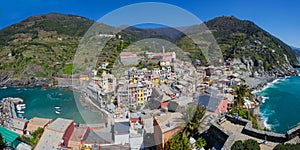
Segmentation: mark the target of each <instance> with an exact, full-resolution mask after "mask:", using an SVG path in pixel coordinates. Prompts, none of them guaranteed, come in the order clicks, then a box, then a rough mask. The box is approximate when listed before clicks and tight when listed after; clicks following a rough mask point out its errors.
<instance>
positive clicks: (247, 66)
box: [179, 17, 298, 87]
mask: <svg viewBox="0 0 300 150" xmlns="http://www.w3.org/2000/svg"><path fill="white" fill-rule="evenodd" d="M205 25H206V26H207V27H208V28H209V29H210V31H211V32H212V33H213V35H214V38H215V39H216V41H217V43H218V45H219V47H220V49H221V51H222V53H223V57H224V60H233V62H234V67H233V69H235V70H236V71H238V72H239V73H240V74H242V76H243V78H244V79H245V80H246V81H247V82H248V83H249V85H251V87H256V86H259V85H263V84H265V83H266V82H270V81H272V80H274V79H275V78H278V77H284V76H291V75H296V72H295V70H294V69H293V65H295V64H298V62H297V59H296V57H295V52H294V51H293V50H292V49H291V48H290V47H289V46H288V45H287V44H285V43H283V42H282V41H281V40H279V39H278V38H276V37H274V36H273V35H271V34H269V33H268V32H266V31H264V30H263V29H261V28H259V27H258V26H257V25H255V24H254V23H253V22H250V21H245V20H239V19H237V18H235V17H218V18H215V19H212V20H210V21H208V22H205ZM193 28H194V32H197V30H195V29H196V28H197V27H193ZM190 30H193V29H190ZM187 41H188V40H187V38H186V37H184V36H183V37H182V38H181V39H180V40H179V43H180V42H181V43H187ZM190 48H191V47H190ZM189 51H191V52H193V51H196V50H193V49H189ZM198 53H199V51H198ZM200 53H201V52H200ZM201 58H203V57H198V58H196V59H200V60H201ZM201 61H205V60H203V59H202V60H201Z"/></svg>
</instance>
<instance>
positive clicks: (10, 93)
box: [0, 87, 103, 124]
mask: <svg viewBox="0 0 300 150" xmlns="http://www.w3.org/2000/svg"><path fill="white" fill-rule="evenodd" d="M6 97H19V98H22V99H23V100H24V104H26V108H25V109H24V110H22V111H23V112H24V113H23V114H22V116H23V117H24V118H26V119H31V118H33V117H42V118H51V119H56V118H58V117H60V118H66V119H72V120H74V121H75V122H76V123H81V124H84V123H86V124H96V123H101V122H103V119H102V113H101V112H100V111H99V112H97V111H91V110H88V109H86V108H85V107H84V106H83V105H81V103H80V102H79V93H77V92H73V91H71V90H67V89H43V88H41V87H21V88H13V87H7V88H6V89H0V101H1V100H2V99H3V98H6Z"/></svg>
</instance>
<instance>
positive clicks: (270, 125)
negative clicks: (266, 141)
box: [263, 118, 272, 130]
mask: <svg viewBox="0 0 300 150" xmlns="http://www.w3.org/2000/svg"><path fill="white" fill-rule="evenodd" d="M263 120H264V126H265V127H266V128H267V129H268V130H272V124H268V118H263Z"/></svg>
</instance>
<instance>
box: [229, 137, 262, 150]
mask: <svg viewBox="0 0 300 150" xmlns="http://www.w3.org/2000/svg"><path fill="white" fill-rule="evenodd" d="M244 149H245V150H260V147H259V144H258V143H257V141H255V140H253V139H248V140H245V141H244V142H242V141H241V140H238V141H236V142H234V144H233V145H232V146H231V150H244Z"/></svg>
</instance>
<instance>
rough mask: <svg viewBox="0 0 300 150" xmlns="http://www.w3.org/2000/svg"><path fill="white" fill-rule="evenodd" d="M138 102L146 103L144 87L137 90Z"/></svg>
mask: <svg viewBox="0 0 300 150" xmlns="http://www.w3.org/2000/svg"><path fill="white" fill-rule="evenodd" d="M136 94H137V104H144V100H145V99H144V89H143V88H142V89H139V90H137V93H136Z"/></svg>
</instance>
